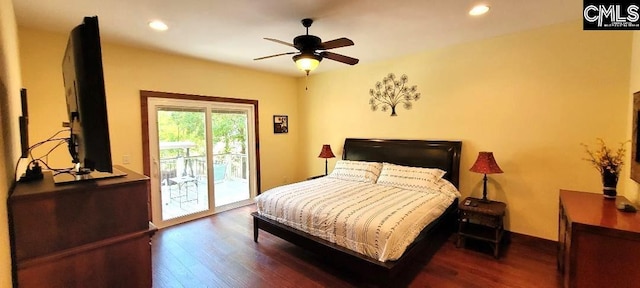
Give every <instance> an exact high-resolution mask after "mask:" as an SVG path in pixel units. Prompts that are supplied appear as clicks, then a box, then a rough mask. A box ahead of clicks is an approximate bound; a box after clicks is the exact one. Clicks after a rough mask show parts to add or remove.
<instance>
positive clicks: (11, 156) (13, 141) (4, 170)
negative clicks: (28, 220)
mask: <svg viewBox="0 0 640 288" xmlns="http://www.w3.org/2000/svg"><path fill="white" fill-rule="evenodd" d="M17 41H18V38H17V31H16V20H15V16H14V12H13V4H12V3H11V0H0V123H1V124H0V135H2V141H0V199H2V204H0V287H11V284H12V282H11V254H10V252H11V249H10V246H9V228H8V223H9V222H8V219H7V205H6V203H7V202H6V201H5V200H6V199H7V195H8V192H9V189H10V187H11V185H12V184H13V183H14V177H15V175H14V168H13V167H14V165H15V163H16V161H17V160H18V157H19V151H20V148H19V147H20V140H19V136H18V135H19V132H18V130H19V129H18V116H19V115H20V88H21V83H20V64H19V62H18V42H17Z"/></svg>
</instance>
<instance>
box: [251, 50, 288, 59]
mask: <svg viewBox="0 0 640 288" xmlns="http://www.w3.org/2000/svg"><path fill="white" fill-rule="evenodd" d="M296 53H298V52H287V53H280V54H276V55H270V56H264V57H260V58H255V59H253V60H262V59H267V58H271V57H278V56H282V55H291V54H296Z"/></svg>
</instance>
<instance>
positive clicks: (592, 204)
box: [557, 190, 640, 287]
mask: <svg viewBox="0 0 640 288" xmlns="http://www.w3.org/2000/svg"><path fill="white" fill-rule="evenodd" d="M620 201H626V202H629V201H628V200H627V199H626V198H624V197H622V196H618V197H617V198H616V199H615V200H613V199H611V200H609V199H605V198H604V197H603V196H602V193H587V192H578V191H567V190H560V214H559V229H558V234H559V235H558V263H557V264H558V270H559V271H560V272H561V273H562V275H563V277H564V287H637V286H636V285H638V283H640V273H638V265H637V264H638V259H640V213H626V212H621V211H619V210H618V209H616V202H620Z"/></svg>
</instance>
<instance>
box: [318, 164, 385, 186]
mask: <svg viewBox="0 0 640 288" xmlns="http://www.w3.org/2000/svg"><path fill="white" fill-rule="evenodd" d="M380 169H382V163H378V162H366V161H349V160H338V162H336V166H335V167H334V168H333V171H331V174H329V175H328V176H327V177H331V178H336V179H342V180H348V181H357V182H365V183H376V180H377V179H378V175H380Z"/></svg>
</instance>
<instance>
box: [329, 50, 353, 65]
mask: <svg viewBox="0 0 640 288" xmlns="http://www.w3.org/2000/svg"><path fill="white" fill-rule="evenodd" d="M320 56H322V57H324V58H329V59H331V60H335V61H338V62H342V63H344V64H349V65H356V64H358V62H360V60H358V59H356V58H352V57H349V56H344V55H340V54H337V53H333V52H327V51H323V52H320Z"/></svg>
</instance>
